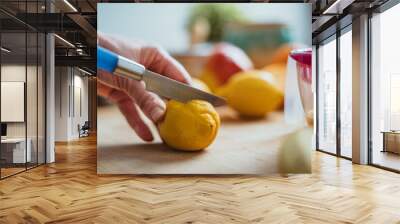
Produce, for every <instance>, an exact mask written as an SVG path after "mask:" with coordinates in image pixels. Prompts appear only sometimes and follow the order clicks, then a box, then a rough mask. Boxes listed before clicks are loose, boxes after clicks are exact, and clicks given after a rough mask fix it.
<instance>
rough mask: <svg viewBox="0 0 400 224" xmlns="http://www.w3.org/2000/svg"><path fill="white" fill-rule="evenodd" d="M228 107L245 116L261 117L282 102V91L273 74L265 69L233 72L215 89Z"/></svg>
mask: <svg viewBox="0 0 400 224" xmlns="http://www.w3.org/2000/svg"><path fill="white" fill-rule="evenodd" d="M217 95H220V96H222V97H225V98H226V100H227V103H228V105H229V106H230V107H232V108H233V109H235V110H236V111H237V112H238V113H239V114H241V115H243V116H246V117H263V116H265V115H266V114H267V113H269V112H271V111H274V110H276V109H278V108H279V107H280V106H281V105H282V103H283V92H282V91H281V90H279V88H278V87H277V83H276V80H275V78H274V76H273V75H272V74H271V73H269V72H266V71H259V70H252V71H246V72H241V73H238V74H235V76H233V77H232V78H231V79H230V80H229V82H228V83H227V84H226V85H225V86H223V87H221V88H220V89H219V90H217Z"/></svg>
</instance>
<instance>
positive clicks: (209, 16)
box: [98, 3, 311, 76]
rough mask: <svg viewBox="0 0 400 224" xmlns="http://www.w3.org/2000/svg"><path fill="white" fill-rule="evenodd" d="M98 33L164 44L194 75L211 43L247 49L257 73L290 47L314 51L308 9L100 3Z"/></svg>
mask: <svg viewBox="0 0 400 224" xmlns="http://www.w3.org/2000/svg"><path fill="white" fill-rule="evenodd" d="M98 15H99V16H98V31H99V32H103V33H108V34H114V35H118V36H123V37H124V38H131V39H140V40H145V41H147V42H149V43H152V44H156V45H160V46H162V47H163V48H165V49H166V50H167V51H169V52H170V53H171V54H173V55H175V56H176V57H178V59H180V60H181V61H182V62H183V64H184V65H185V67H186V68H187V69H188V70H190V72H191V73H192V75H193V76H198V75H200V74H199V71H198V70H196V69H195V68H192V67H191V66H190V61H189V60H190V59H193V58H189V56H190V57H195V56H197V58H196V60H195V61H196V64H197V65H198V64H199V63H200V62H201V60H200V58H201V56H205V55H207V54H208V53H209V52H210V50H211V49H212V43H217V42H220V41H225V42H230V43H232V44H234V45H236V46H238V47H240V48H241V49H243V50H244V51H245V52H246V53H247V54H248V55H249V56H250V58H251V59H252V61H253V63H254V66H255V67H256V68H262V67H263V66H266V65H267V64H269V63H270V62H271V60H272V58H273V56H274V53H276V51H277V50H278V49H279V48H280V47H282V46H285V44H288V43H296V44H300V45H306V46H311V32H307V31H310V30H311V23H310V21H311V18H310V17H311V7H309V5H308V4H300V3H299V4H278V3H276V4H258V3H253V4H241V3H236V4H232V3H229V4H212V5H211V4H135V5H130V4H99V5H98Z"/></svg>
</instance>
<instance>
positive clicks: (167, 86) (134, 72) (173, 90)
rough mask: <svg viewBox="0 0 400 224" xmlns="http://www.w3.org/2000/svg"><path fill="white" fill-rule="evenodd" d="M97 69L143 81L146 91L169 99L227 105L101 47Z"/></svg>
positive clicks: (216, 98)
mask: <svg viewBox="0 0 400 224" xmlns="http://www.w3.org/2000/svg"><path fill="white" fill-rule="evenodd" d="M97 69H101V70H105V71H107V72H110V73H112V74H115V75H119V76H122V77H126V78H129V79H135V80H138V81H140V80H143V81H144V83H145V84H146V90H148V91H151V92H154V93H156V94H158V95H160V96H163V97H165V98H168V99H174V100H177V101H180V102H184V103H185V102H187V101H190V100H194V99H198V100H205V101H208V102H209V103H211V104H212V105H214V106H221V105H224V104H225V100H224V99H223V98H221V97H218V96H215V95H213V94H210V93H207V92H204V91H202V90H199V89H196V88H194V87H191V86H189V85H186V84H184V83H181V82H178V81H175V80H173V79H170V78H168V77H166V76H163V75H160V74H158V73H155V72H152V71H149V70H147V69H146V68H145V67H144V66H143V65H141V64H139V63H137V62H135V61H132V60H130V59H128V58H125V57H123V56H121V55H118V54H116V53H114V52H112V51H110V50H108V49H105V48H103V47H100V46H97Z"/></svg>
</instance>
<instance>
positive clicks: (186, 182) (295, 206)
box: [0, 137, 400, 224]
mask: <svg viewBox="0 0 400 224" xmlns="http://www.w3.org/2000/svg"><path fill="white" fill-rule="evenodd" d="M56 157H57V162H56V163H55V164H51V165H47V166H42V167H39V168H36V169H33V170H30V171H28V172H26V173H22V174H20V175H17V176H14V177H11V178H8V179H5V180H3V181H0V223H12V224H13V223H43V222H48V223H400V175H398V174H395V173H391V172H387V171H383V170H380V169H377V168H373V167H368V166H358V165H352V164H351V163H350V162H349V161H347V160H343V159H337V158H335V157H333V156H330V155H326V154H323V153H318V152H316V153H315V155H314V158H313V165H314V167H313V174H311V175H293V176H289V177H281V176H270V177H250V176H185V177H181V176H97V175H96V142H95V138H93V137H91V138H85V139H83V140H81V141H78V142H72V143H70V144H58V145H57V154H56Z"/></svg>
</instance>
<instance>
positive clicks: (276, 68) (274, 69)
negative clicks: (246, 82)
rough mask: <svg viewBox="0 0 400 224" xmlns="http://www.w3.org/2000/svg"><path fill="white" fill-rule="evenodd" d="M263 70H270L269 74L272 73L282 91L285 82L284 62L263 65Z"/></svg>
mask: <svg viewBox="0 0 400 224" xmlns="http://www.w3.org/2000/svg"><path fill="white" fill-rule="evenodd" d="M263 70H265V71H267V72H270V73H271V74H273V75H274V77H275V78H276V80H277V83H278V88H279V89H280V90H281V91H283V92H284V91H285V82H286V64H285V63H279V64H278V63H275V64H270V65H267V66H265V67H264V68H263Z"/></svg>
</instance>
